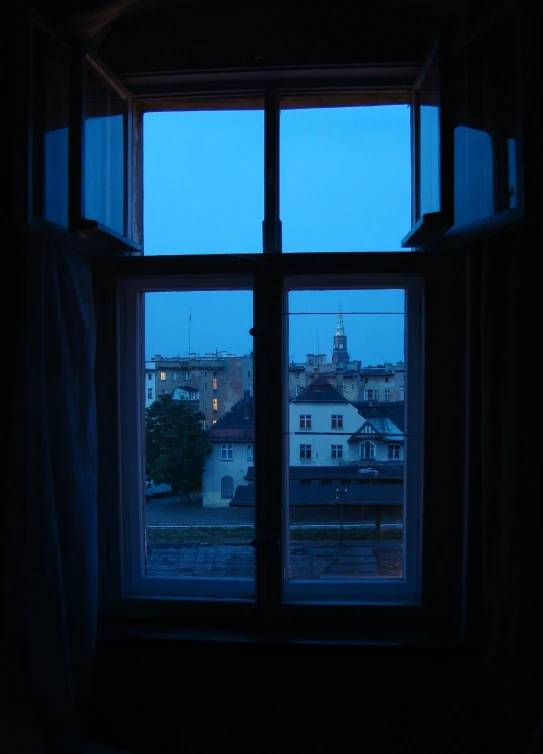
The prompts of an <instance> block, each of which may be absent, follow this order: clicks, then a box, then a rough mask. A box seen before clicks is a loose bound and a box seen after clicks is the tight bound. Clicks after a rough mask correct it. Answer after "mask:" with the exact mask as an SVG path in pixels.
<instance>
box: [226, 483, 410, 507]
mask: <svg viewBox="0 0 543 754" xmlns="http://www.w3.org/2000/svg"><path fill="white" fill-rule="evenodd" d="M340 489H341V492H340V493H339V494H338V492H337V487H335V486H334V485H323V484H297V483H296V482H291V483H290V490H289V503H290V505H340V504H343V505H349V506H352V505H369V506H371V505H385V506H398V505H403V486H402V485H400V484H376V485H372V484H369V485H365V484H364V485H358V484H350V485H345V486H344V487H341V488H340ZM254 492H255V488H254V486H253V485H243V484H240V485H238V486H237V487H236V492H235V494H234V497H233V498H232V500H231V501H230V503H229V505H230V506H231V507H237V506H251V505H254Z"/></svg>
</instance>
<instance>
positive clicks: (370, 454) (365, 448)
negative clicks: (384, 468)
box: [360, 440, 375, 459]
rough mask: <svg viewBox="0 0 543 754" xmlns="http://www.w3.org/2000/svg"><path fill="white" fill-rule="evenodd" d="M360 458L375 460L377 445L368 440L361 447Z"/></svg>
mask: <svg viewBox="0 0 543 754" xmlns="http://www.w3.org/2000/svg"><path fill="white" fill-rule="evenodd" d="M360 458H364V459H368V458H375V445H374V444H373V443H372V442H370V441H369V440H366V442H363V443H362V445H361V446H360Z"/></svg>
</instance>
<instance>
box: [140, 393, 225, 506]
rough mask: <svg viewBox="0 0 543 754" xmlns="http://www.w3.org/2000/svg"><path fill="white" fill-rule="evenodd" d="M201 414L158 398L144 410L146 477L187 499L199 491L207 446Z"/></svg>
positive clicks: (208, 450)
mask: <svg viewBox="0 0 543 754" xmlns="http://www.w3.org/2000/svg"><path fill="white" fill-rule="evenodd" d="M204 418H205V416H204V414H202V413H201V412H200V411H196V410H195V409H194V408H193V407H192V406H189V405H187V403H186V401H182V400H181V401H177V400H174V399H173V398H172V396H171V395H161V396H160V397H159V398H158V399H157V400H156V401H154V403H152V404H151V406H149V408H148V409H146V411H145V440H146V446H145V448H146V474H147V479H148V480H151V479H152V480H153V482H154V483H155V484H169V485H170V486H171V488H172V490H173V491H174V492H176V493H178V494H179V495H180V497H183V496H187V495H189V494H190V493H191V492H199V491H200V490H201V489H202V474H203V471H204V466H205V462H206V459H207V458H208V456H209V455H210V453H211V444H210V442H209V440H208V439H207V437H206V433H205V430H204V429H202V426H201V423H200V422H201V421H202V420H203V419H204Z"/></svg>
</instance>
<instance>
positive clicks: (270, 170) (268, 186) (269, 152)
mask: <svg viewBox="0 0 543 754" xmlns="http://www.w3.org/2000/svg"><path fill="white" fill-rule="evenodd" d="M264 108H265V109H264V222H263V224H262V233H263V249H264V253H265V254H275V253H280V252H281V220H280V219H279V115H280V108H279V96H278V93H277V91H275V90H271V91H269V92H267V93H266V97H265V105H264Z"/></svg>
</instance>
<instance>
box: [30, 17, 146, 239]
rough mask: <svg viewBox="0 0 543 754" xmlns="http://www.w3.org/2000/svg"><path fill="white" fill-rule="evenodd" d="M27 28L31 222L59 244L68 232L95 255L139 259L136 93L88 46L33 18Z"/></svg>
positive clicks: (81, 40)
mask: <svg viewBox="0 0 543 754" xmlns="http://www.w3.org/2000/svg"><path fill="white" fill-rule="evenodd" d="M27 22H28V31H29V37H28V39H29V60H30V63H29V68H30V70H29V76H30V78H31V81H32V86H31V88H30V91H31V95H30V100H29V103H28V106H29V111H30V116H31V117H30V122H31V136H30V139H29V142H28V154H29V159H28V163H29V171H28V201H27V206H28V212H27V216H26V218H24V223H25V224H26V225H28V226H30V227H32V228H35V229H38V230H42V231H44V232H48V233H50V234H51V233H56V234H57V235H56V237H57V238H61V237H60V236H58V232H59V231H61V232H69V233H70V234H72V236H77V237H78V238H80V239H89V240H91V241H92V243H93V246H95V248H96V250H101V251H106V252H108V251H109V252H121V253H134V252H139V251H141V244H140V241H141V235H140V234H141V207H142V202H141V196H140V194H141V190H140V192H139V194H138V191H134V188H135V181H136V166H138V167H139V168H141V159H140V158H141V149H140V144H139V140H138V137H139V121H138V119H137V118H136V117H134V110H133V104H132V97H131V95H130V92H129V91H128V90H127V88H126V87H125V86H124V85H123V84H122V82H121V81H120V80H119V79H117V78H116V77H115V76H114V75H113V74H112V73H111V72H109V71H108V70H107V67H106V66H105V65H104V64H103V63H102V62H101V61H100V60H99V58H98V57H97V56H95V55H94V54H93V53H92V51H91V49H90V47H89V46H88V44H87V42H86V41H85V40H84V39H77V40H76V39H74V38H67V37H65V36H63V34H62V32H59V31H58V30H56V29H55V27H54V24H51V23H50V22H49V21H47V20H44V19H43V18H41V17H40V16H39V14H37V13H35V12H34V11H29V13H28V18H27ZM139 184H141V181H140V182H139ZM21 219H23V218H21ZM65 241H66V243H68V244H69V243H70V242H69V240H68V239H67V238H66V237H65ZM79 248H84V247H82V246H81V245H80V244H79Z"/></svg>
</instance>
